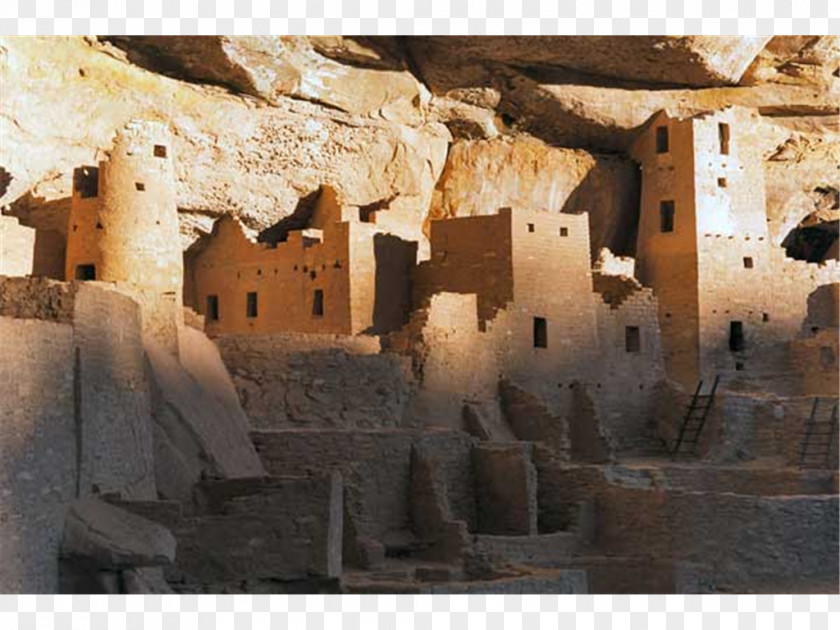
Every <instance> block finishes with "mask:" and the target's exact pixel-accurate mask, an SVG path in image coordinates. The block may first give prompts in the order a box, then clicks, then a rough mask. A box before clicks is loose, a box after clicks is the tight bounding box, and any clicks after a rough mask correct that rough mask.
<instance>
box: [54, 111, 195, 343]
mask: <svg viewBox="0 0 840 630" xmlns="http://www.w3.org/2000/svg"><path fill="white" fill-rule="evenodd" d="M65 273H66V278H67V279H68V280H71V279H77V280H101V281H105V282H113V283H115V284H116V286H117V288H118V289H119V290H121V291H124V292H126V293H128V294H130V295H131V296H132V297H134V299H136V300H137V301H138V302H139V303H140V306H141V311H142V314H143V329H144V332H145V333H148V334H151V335H153V336H154V337H156V338H157V339H158V340H159V341H160V342H162V343H163V344H164V345H165V346H166V347H167V348H168V349H170V350H171V351H173V352H176V353H177V347H178V335H177V331H178V326H180V325H181V324H182V323H183V310H182V305H183V297H182V286H183V255H182V252H181V245H180V237H179V231H178V213H177V207H176V204H175V180H174V174H173V165H172V147H171V140H170V137H169V131H168V129H167V126H166V125H165V124H163V123H154V122H145V121H143V122H140V121H132V122H129V123H128V124H126V126H125V127H124V128H123V129H121V130H120V131H119V132H118V133H117V136H116V139H115V141H114V147H113V149H112V150H111V152H110V155H109V157H108V159H107V160H104V161H102V162H100V163H99V166H98V168H97V167H90V166H88V167H82V168H78V169H76V171H75V173H74V177H73V197H72V203H71V211H70V223H69V226H68V238H67V258H66V267H65Z"/></svg>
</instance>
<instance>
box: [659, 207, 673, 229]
mask: <svg viewBox="0 0 840 630" xmlns="http://www.w3.org/2000/svg"><path fill="white" fill-rule="evenodd" d="M674 212H675V211H674V202H673V201H663V202H661V203H660V204H659V231H660V232H673V231H674Z"/></svg>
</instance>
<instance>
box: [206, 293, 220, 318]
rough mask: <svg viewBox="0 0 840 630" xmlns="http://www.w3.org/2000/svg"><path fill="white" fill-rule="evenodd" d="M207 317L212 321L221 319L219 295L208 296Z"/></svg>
mask: <svg viewBox="0 0 840 630" xmlns="http://www.w3.org/2000/svg"><path fill="white" fill-rule="evenodd" d="M207 319H208V320H209V321H211V322H217V321H219V296H218V295H208V296H207Z"/></svg>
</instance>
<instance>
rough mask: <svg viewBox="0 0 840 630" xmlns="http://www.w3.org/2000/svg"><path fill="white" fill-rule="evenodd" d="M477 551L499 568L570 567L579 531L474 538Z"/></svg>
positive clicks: (576, 546)
mask: <svg viewBox="0 0 840 630" xmlns="http://www.w3.org/2000/svg"><path fill="white" fill-rule="evenodd" d="M475 543H476V548H477V549H478V550H479V551H480V552H482V553H485V554H487V555H488V556H489V558H490V560H491V561H492V562H493V563H494V564H496V565H502V566H503V565H506V564H511V565H516V564H524V565H528V566H536V567H559V566H568V564H569V562H570V561H571V559H572V557H573V555H574V553H575V552H576V551H577V549H578V547H579V546H580V543H579V540H578V535H577V532H555V533H553V534H540V535H535V536H486V535H479V536H476V537H475Z"/></svg>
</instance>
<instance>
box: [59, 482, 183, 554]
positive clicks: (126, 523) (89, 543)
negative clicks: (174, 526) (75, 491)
mask: <svg viewBox="0 0 840 630" xmlns="http://www.w3.org/2000/svg"><path fill="white" fill-rule="evenodd" d="M62 555H64V556H65V557H68V558H79V559H83V560H84V561H86V562H89V563H91V564H92V565H94V566H96V567H98V568H100V569H126V568H134V567H148V566H160V565H164V564H168V563H171V562H173V561H174V560H175V538H174V537H173V536H172V534H171V533H170V531H169V530H168V529H166V528H165V527H163V526H162V525H158V524H157V523H153V522H152V521H149V520H147V519H145V518H142V517H140V516H137V515H135V514H132V513H130V512H127V511H125V510H122V509H120V508H118V507H116V506H113V505H109V504H108V503H106V502H104V501H100V500H99V499H93V498H92V499H83V500H80V501H76V502H74V503H73V504H72V505H71V506H70V509H69V510H68V512H67V521H66V524H65V529H64V540H63V543H62Z"/></svg>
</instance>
